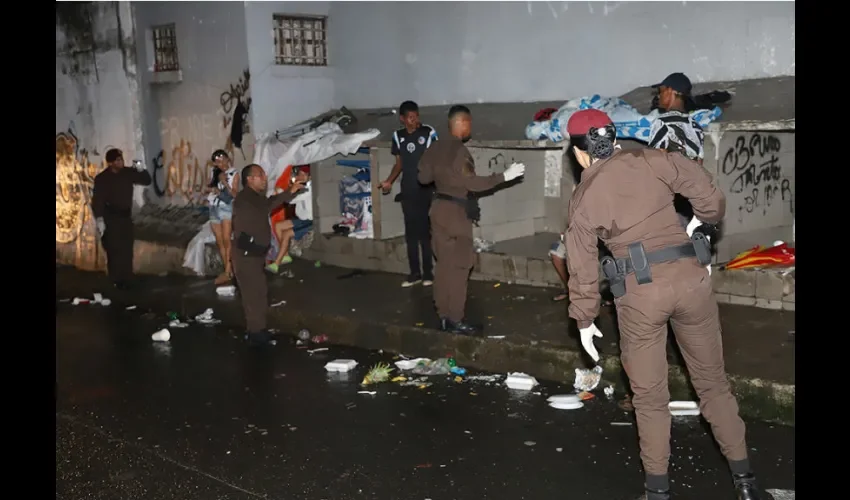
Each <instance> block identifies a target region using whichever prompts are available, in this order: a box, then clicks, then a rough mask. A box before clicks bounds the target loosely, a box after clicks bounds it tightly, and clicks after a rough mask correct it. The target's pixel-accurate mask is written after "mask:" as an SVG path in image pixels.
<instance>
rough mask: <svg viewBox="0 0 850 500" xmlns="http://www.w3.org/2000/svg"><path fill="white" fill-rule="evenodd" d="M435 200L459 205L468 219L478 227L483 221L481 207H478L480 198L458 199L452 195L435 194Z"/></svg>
mask: <svg viewBox="0 0 850 500" xmlns="http://www.w3.org/2000/svg"><path fill="white" fill-rule="evenodd" d="M434 198H436V199H438V200H446V201H451V202H454V203H457V204H458V205H460V206H462V207H463V208H464V209H465V210H466V218H467V219H469V220H471V221H472V222H473V224H475V225H476V226H477V225H478V221H480V220H481V207H480V206H479V205H478V198H475V197H474V196H470V197H468V198H458V197H456V196H452V195H450V194H445V193H434Z"/></svg>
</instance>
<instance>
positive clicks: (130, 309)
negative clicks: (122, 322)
mask: <svg viewBox="0 0 850 500" xmlns="http://www.w3.org/2000/svg"><path fill="white" fill-rule="evenodd" d="M124 309H126V310H127V311H133V310H135V309H136V306H127V307H125V308H124Z"/></svg>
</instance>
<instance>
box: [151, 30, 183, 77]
mask: <svg viewBox="0 0 850 500" xmlns="http://www.w3.org/2000/svg"><path fill="white" fill-rule="evenodd" d="M153 51H154V71H156V72H160V71H177V70H178V69H180V63H179V62H178V60H177V34H176V32H175V30H174V24H173V23H172V24H166V25H163V26H155V27H154V28H153Z"/></svg>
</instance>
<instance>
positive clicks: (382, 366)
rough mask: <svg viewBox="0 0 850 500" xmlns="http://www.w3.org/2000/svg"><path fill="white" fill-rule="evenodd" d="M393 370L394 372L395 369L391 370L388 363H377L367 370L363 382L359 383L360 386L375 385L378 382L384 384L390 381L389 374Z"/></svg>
mask: <svg viewBox="0 0 850 500" xmlns="http://www.w3.org/2000/svg"><path fill="white" fill-rule="evenodd" d="M393 370H395V368H391V367H390V365H389V364H388V363H378V364H376V365H374V366H372V368H370V369H369V372H368V373H366V376H365V377H363V382H361V385H370V384H377V383H379V382H386V381H388V380H389V379H390V373H391V372H392V371H393Z"/></svg>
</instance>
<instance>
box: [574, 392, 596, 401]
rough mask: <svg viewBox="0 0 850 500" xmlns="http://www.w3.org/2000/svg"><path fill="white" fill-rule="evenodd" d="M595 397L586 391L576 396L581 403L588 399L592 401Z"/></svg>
mask: <svg viewBox="0 0 850 500" xmlns="http://www.w3.org/2000/svg"><path fill="white" fill-rule="evenodd" d="M595 397H596V396H595V395H594V394H593V393H591V392H587V391H582V392H580V393H579V394H578V398H579V399H580V400H582V401H587V400H588V399H593V398H595Z"/></svg>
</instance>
